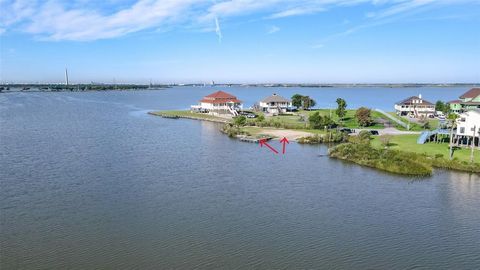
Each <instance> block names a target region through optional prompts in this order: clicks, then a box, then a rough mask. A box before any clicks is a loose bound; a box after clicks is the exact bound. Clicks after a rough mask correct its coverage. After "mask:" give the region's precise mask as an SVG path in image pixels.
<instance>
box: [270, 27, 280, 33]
mask: <svg viewBox="0 0 480 270" xmlns="http://www.w3.org/2000/svg"><path fill="white" fill-rule="evenodd" d="M278 31H280V27H278V26H275V25H272V26H270V27H269V28H268V30H267V34H274V33H276V32H278Z"/></svg>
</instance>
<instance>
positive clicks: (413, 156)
mask: <svg viewBox="0 0 480 270" xmlns="http://www.w3.org/2000/svg"><path fill="white" fill-rule="evenodd" d="M329 155H330V157H333V158H337V159H342V160H347V161H350V162H354V163H357V164H359V165H363V166H367V167H371V168H376V169H379V170H382V171H387V172H391V173H396V174H401V175H410V176H428V175H431V174H432V173H433V168H440V169H449V170H455V171H462V172H468V173H480V163H469V162H466V161H459V160H458V159H453V160H449V159H446V158H443V157H439V156H437V157H431V156H428V155H426V154H419V153H413V152H405V151H400V150H393V149H379V148H375V147H372V146H371V145H368V144H357V143H343V144H340V145H337V146H335V147H333V148H331V149H330V150H329Z"/></svg>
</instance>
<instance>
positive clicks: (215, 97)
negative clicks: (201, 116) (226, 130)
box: [191, 91, 242, 117]
mask: <svg viewBox="0 0 480 270" xmlns="http://www.w3.org/2000/svg"><path fill="white" fill-rule="evenodd" d="M191 110H192V111H194V112H201V113H208V114H211V115H216V116H227V117H228V116H229V117H231V116H237V115H238V112H239V111H240V110H242V102H241V101H240V100H238V99H237V97H236V96H234V95H232V94H229V93H226V92H223V91H217V92H215V93H212V94H210V95H208V96H205V97H204V98H203V99H201V100H200V101H199V103H198V105H193V106H191Z"/></svg>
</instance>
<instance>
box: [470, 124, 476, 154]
mask: <svg viewBox="0 0 480 270" xmlns="http://www.w3.org/2000/svg"><path fill="white" fill-rule="evenodd" d="M476 132H477V126H473V136H472V143H471V147H472V151H471V153H470V162H472V163H473V152H474V151H475V134H476Z"/></svg>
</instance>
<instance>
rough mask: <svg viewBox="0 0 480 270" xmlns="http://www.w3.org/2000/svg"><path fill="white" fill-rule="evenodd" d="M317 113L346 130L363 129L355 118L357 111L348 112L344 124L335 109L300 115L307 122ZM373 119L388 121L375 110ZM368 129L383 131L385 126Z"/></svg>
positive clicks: (375, 125) (374, 126)
mask: <svg viewBox="0 0 480 270" xmlns="http://www.w3.org/2000/svg"><path fill="white" fill-rule="evenodd" d="M315 112H319V113H320V115H322V116H329V117H331V118H332V119H333V121H335V122H336V123H338V124H339V125H341V126H343V127H346V128H363V127H361V126H360V125H359V124H358V123H357V120H356V118H355V113H356V112H357V110H347V114H346V115H345V117H344V118H343V121H342V122H340V118H339V117H338V116H337V114H335V110H333V109H332V110H330V109H319V110H312V111H300V112H299V113H301V114H303V115H305V116H306V118H307V120H308V116H309V115H311V114H313V113H315ZM372 118H373V119H374V120H375V119H379V118H380V119H385V120H388V119H387V118H386V117H385V116H384V115H382V114H381V113H379V112H376V111H373V110H372ZM368 128H374V129H383V128H384V126H383V124H379V123H375V124H374V125H372V126H369V127H368Z"/></svg>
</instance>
